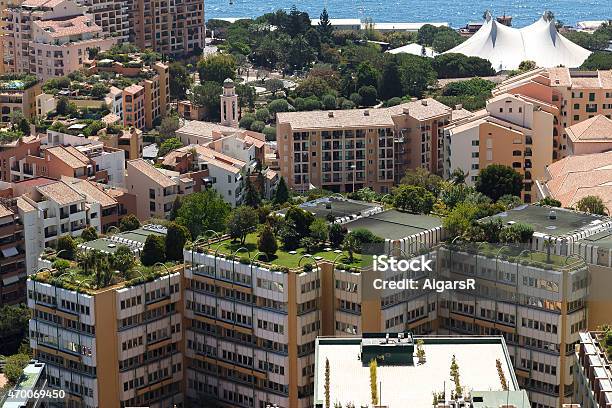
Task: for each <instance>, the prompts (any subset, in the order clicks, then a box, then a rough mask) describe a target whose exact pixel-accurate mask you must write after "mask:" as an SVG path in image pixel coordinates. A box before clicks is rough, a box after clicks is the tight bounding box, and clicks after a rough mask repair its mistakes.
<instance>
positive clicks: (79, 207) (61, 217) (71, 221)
mask: <svg viewBox="0 0 612 408" xmlns="http://www.w3.org/2000/svg"><path fill="white" fill-rule="evenodd" d="M12 188H13V194H14V196H15V197H20V198H21V199H22V200H21V201H20V203H19V207H18V208H19V217H20V218H21V219H22V222H23V228H24V238H25V253H26V266H27V269H28V274H31V273H32V272H34V271H36V269H37V267H38V257H39V255H40V254H41V253H42V251H43V250H44V249H45V248H47V247H49V246H53V245H55V244H56V243H57V240H58V238H59V237H61V236H64V235H71V236H73V237H79V236H80V235H81V233H82V232H83V229H85V228H86V227H87V226H88V223H87V220H88V219H89V220H92V219H94V220H95V219H98V218H99V215H100V214H97V213H93V212H89V214H88V206H87V202H86V199H85V196H83V195H82V194H80V193H78V192H77V191H76V190H74V189H73V188H71V187H70V186H69V185H68V184H66V183H64V182H62V181H57V180H52V179H47V178H35V179H30V180H25V181H21V182H17V183H13V185H12Z"/></svg>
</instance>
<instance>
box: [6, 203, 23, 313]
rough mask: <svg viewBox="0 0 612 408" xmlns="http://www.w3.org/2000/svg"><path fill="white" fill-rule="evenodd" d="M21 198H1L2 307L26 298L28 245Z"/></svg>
mask: <svg viewBox="0 0 612 408" xmlns="http://www.w3.org/2000/svg"><path fill="white" fill-rule="evenodd" d="M19 201H20V200H19V199H7V198H2V199H0V243H1V244H0V245H1V246H0V252H1V253H2V257H0V307H1V306H2V305H6V304H13V303H19V302H22V301H23V300H24V293H25V280H26V276H27V274H26V253H25V249H26V245H25V236H24V226H23V220H22V218H21V217H20V215H19Z"/></svg>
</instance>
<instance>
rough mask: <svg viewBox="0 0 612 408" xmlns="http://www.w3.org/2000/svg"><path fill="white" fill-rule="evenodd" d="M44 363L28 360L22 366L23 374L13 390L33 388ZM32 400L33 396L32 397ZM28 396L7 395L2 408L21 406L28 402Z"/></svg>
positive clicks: (19, 407) (18, 407) (20, 407)
mask: <svg viewBox="0 0 612 408" xmlns="http://www.w3.org/2000/svg"><path fill="white" fill-rule="evenodd" d="M44 369H45V365H44V364H43V363H39V362H38V361H35V360H33V361H30V363H29V364H28V365H27V366H25V367H24V369H23V376H22V377H21V380H20V381H19V384H17V385H16V386H15V388H14V390H26V391H27V390H34V389H35V386H36V383H38V379H39V378H40V376H41V375H42V373H43V370H44ZM32 399H33V400H34V399H35V398H32ZM28 401H29V398H28V397H27V395H24V394H19V393H16V394H15V396H13V397H8V398H7V399H6V401H5V402H4V404H3V405H2V408H22V407H25V406H26V404H27V403H28Z"/></svg>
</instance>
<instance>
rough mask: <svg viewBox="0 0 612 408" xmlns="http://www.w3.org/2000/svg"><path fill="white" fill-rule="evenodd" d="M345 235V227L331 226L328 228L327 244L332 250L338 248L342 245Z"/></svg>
mask: <svg viewBox="0 0 612 408" xmlns="http://www.w3.org/2000/svg"><path fill="white" fill-rule="evenodd" d="M346 234H347V230H346V227H343V226H342V225H340V224H332V225H331V227H330V228H329V242H331V245H332V246H333V247H334V248H340V245H342V241H344V237H345V236H346Z"/></svg>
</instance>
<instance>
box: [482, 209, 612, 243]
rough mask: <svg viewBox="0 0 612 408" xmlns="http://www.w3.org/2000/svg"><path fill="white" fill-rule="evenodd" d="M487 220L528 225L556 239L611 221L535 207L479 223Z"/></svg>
mask: <svg viewBox="0 0 612 408" xmlns="http://www.w3.org/2000/svg"><path fill="white" fill-rule="evenodd" d="M551 212H552V213H551ZM551 215H554V216H555V218H554V219H552V218H551ZM489 218H500V219H501V220H502V221H503V222H504V224H508V223H512V222H520V223H524V224H528V225H531V226H532V227H533V230H534V232H539V233H541V234H546V235H550V236H556V237H558V236H562V235H568V234H572V233H574V232H578V231H580V230H582V229H585V228H588V227H593V226H596V225H597V224H600V223H602V222H606V221H610V220H611V219H610V218H609V217H603V216H600V215H593V214H585V213H580V212H576V211H571V210H566V209H563V208H553V207H546V206H537V205H521V206H518V207H516V208H513V209H511V210H508V211H505V212H503V213H499V214H496V215H493V216H491V217H487V218H483V219H482V220H481V221H484V220H487V219H489Z"/></svg>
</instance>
